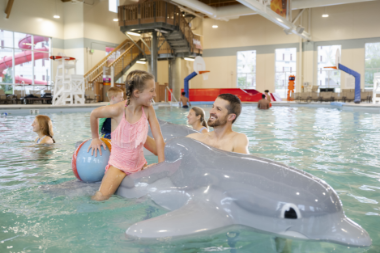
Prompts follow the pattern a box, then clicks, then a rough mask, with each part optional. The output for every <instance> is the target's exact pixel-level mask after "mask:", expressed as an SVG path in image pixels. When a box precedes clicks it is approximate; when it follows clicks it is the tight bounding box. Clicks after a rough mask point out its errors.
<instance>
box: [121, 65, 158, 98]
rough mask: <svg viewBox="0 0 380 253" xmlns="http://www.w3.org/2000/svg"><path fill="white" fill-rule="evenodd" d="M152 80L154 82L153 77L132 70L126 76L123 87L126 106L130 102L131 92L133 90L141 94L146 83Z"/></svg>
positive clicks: (141, 71) (144, 72)
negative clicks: (125, 89)
mask: <svg viewBox="0 0 380 253" xmlns="http://www.w3.org/2000/svg"><path fill="white" fill-rule="evenodd" d="M152 79H153V80H154V76H153V75H152V74H149V73H148V72H146V71H143V70H134V71H131V72H130V73H129V74H128V76H127V80H126V81H125V87H126V88H127V92H126V95H127V100H128V102H127V105H129V103H130V102H131V97H132V94H133V92H134V91H135V90H138V91H140V92H143V91H144V88H145V85H146V82H147V81H149V80H152Z"/></svg>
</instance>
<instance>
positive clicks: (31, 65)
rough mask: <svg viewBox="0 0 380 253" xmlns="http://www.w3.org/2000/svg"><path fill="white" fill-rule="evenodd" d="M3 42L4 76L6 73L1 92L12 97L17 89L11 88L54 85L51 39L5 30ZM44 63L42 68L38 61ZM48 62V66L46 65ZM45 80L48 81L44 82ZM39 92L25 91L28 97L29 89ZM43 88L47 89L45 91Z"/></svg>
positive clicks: (0, 52)
mask: <svg viewBox="0 0 380 253" xmlns="http://www.w3.org/2000/svg"><path fill="white" fill-rule="evenodd" d="M0 41H1V48H0V72H1V73H4V76H3V78H1V79H0V89H4V90H5V92H6V93H7V94H8V93H9V94H12V93H13V86H12V85H7V84H17V83H20V84H21V83H24V84H35V85H47V84H50V81H49V80H51V78H49V77H50V75H51V62H50V60H49V57H50V38H48V37H43V36H37V35H31V34H25V33H18V32H13V31H6V30H4V31H3V32H1V33H0ZM33 56H34V57H33ZM33 58H34V62H33V60H32V59H33ZM40 60H41V61H42V64H39V63H37V64H36V61H40ZM4 61H6V62H4ZM45 61H48V63H47V64H45ZM2 63H3V64H2ZM4 63H5V64H4ZM13 63H15V66H13ZM43 76H44V78H43V79H44V80H42V77H43ZM36 88H37V89H38V87H36ZM36 88H35V87H31V86H28V87H25V89H26V92H27V93H28V90H29V89H36ZM41 88H44V89H45V87H41ZM17 89H18V87H17ZM20 89H21V88H20Z"/></svg>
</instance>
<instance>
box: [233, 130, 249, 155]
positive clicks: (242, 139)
mask: <svg viewBox="0 0 380 253" xmlns="http://www.w3.org/2000/svg"><path fill="white" fill-rule="evenodd" d="M248 143H249V142H248V138H247V136H246V135H245V134H238V136H237V138H235V143H234V150H233V152H235V153H241V154H249V151H248Z"/></svg>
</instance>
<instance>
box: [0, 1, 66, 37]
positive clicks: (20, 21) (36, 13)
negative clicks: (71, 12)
mask: <svg viewBox="0 0 380 253" xmlns="http://www.w3.org/2000/svg"><path fill="white" fill-rule="evenodd" d="M7 3H8V0H0V8H1V11H0V28H1V29H4V30H10V31H15V32H22V33H29V34H35V35H41V36H47V37H54V38H61V39H62V38H63V20H62V18H61V19H54V18H53V15H54V14H55V5H54V2H53V1H46V0H33V1H31V0H17V1H14V3H13V7H12V11H11V15H10V17H9V19H6V14H5V13H4V10H5V8H6V6H7ZM62 6H63V4H62V3H61V1H57V12H58V15H60V16H61V17H62V16H63V13H62Z"/></svg>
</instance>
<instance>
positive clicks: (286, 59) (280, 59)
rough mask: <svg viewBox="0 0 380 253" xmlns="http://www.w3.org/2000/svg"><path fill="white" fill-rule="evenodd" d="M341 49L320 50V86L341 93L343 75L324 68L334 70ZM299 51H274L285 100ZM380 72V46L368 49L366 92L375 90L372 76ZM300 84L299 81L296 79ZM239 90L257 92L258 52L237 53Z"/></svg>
mask: <svg viewBox="0 0 380 253" xmlns="http://www.w3.org/2000/svg"><path fill="white" fill-rule="evenodd" d="M337 51H339V52H341V46H340V45H332V46H320V47H318V66H317V68H318V72H317V75H318V76H317V82H318V85H319V86H320V87H323V88H335V89H336V90H337V91H339V90H340V80H341V76H340V75H341V72H340V71H338V70H334V69H328V68H325V67H330V66H335V65H336V64H335V62H336V56H337ZM296 53H297V51H296V48H284V49H276V50H275V59H276V60H275V70H276V73H275V92H276V93H278V94H279V95H280V96H282V97H286V92H287V86H288V84H287V83H288V81H287V80H288V78H289V75H295V74H296V59H294V58H296V57H293V56H296ZM377 72H380V43H367V44H366V45H365V73H364V75H365V78H364V79H365V85H364V86H365V88H367V89H372V88H373V75H374V73H377ZM296 81H297V79H296ZM237 86H238V87H239V88H251V89H254V88H256V51H255V50H252V51H241V52H238V53H237Z"/></svg>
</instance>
